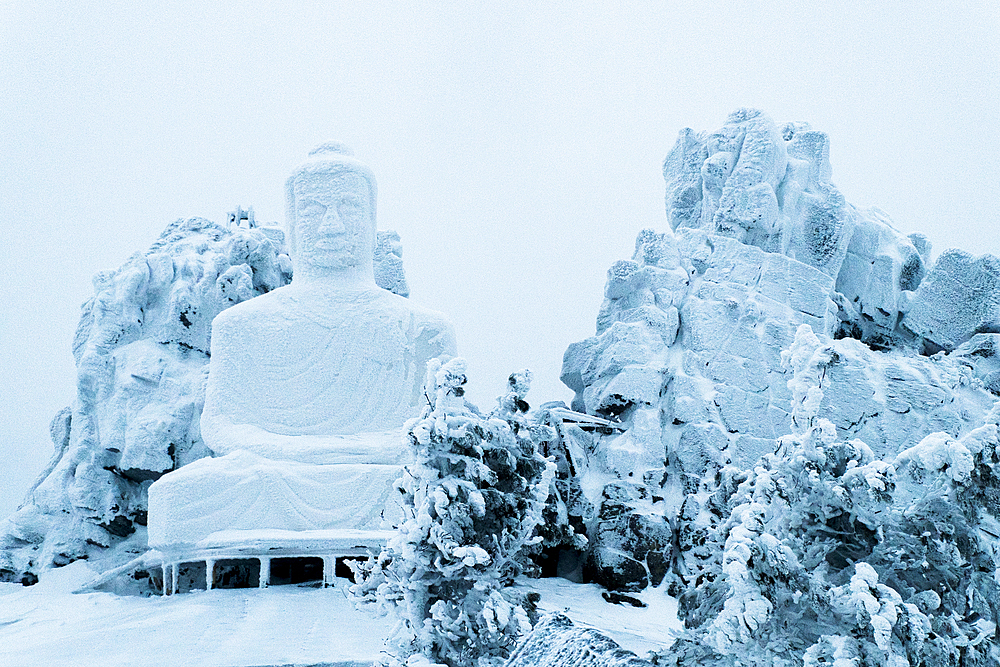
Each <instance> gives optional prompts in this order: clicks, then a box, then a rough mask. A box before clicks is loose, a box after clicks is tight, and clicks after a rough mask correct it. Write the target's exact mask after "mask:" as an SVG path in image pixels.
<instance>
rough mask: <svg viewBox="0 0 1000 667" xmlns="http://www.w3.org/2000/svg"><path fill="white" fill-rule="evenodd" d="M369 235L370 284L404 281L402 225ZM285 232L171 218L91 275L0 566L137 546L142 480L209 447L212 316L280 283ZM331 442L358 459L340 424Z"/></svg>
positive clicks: (396, 448) (395, 450) (400, 290)
mask: <svg viewBox="0 0 1000 667" xmlns="http://www.w3.org/2000/svg"><path fill="white" fill-rule="evenodd" d="M378 239H379V244H378V246H377V247H376V249H375V251H374V257H373V259H374V264H375V276H376V280H377V281H378V285H379V286H380V287H382V288H384V289H391V290H395V291H396V293H397V294H401V295H405V293H406V291H407V290H406V281H405V276H404V274H403V270H402V264H401V256H402V251H401V249H400V247H399V240H398V239H399V237H398V235H397V234H395V233H394V232H379V234H378ZM283 244H284V232H282V230H281V229H279V228H276V227H255V228H251V229H247V228H239V227H235V226H229V227H227V226H220V225H217V224H215V223H212V222H210V221H208V220H204V219H201V218H192V219H189V220H178V221H177V222H174V223H171V224H170V225H169V226H168V227H167V228H166V229H165V230H164V232H163V234H162V235H161V236H160V238H158V239H157V240H156V242H155V243H154V244H153V245H152V246H151V247H150V249H149V250H148V251H146V252H145V253H137V254H136V255H135V256H133V257H131V258H130V259H129V260H128V261H127V262H126V263H125V264H124V265H123V266H121V267H120V268H119V269H117V270H116V271H106V272H102V273H99V274H98V275H97V276H95V278H94V297H93V298H92V299H91V300H89V301H88V302H87V303H85V304H84V306H83V312H82V314H81V317H80V324H79V327H78V330H77V333H76V338H75V341H74V346H73V348H74V349H73V353H74V355H75V357H76V359H77V373H78V378H77V387H78V391H77V400H76V401H75V403H74V405H73V406H72V407H71V408H66V409H64V410H62V411H60V413H59V414H58V415H56V417H55V418H54V419H53V421H52V429H51V436H52V441H53V443H54V445H55V452H54V454H53V457H52V460H51V462H50V464H49V465H48V466H47V468H46V470H44V471H43V472H42V473H41V474H40V475H39V478H38V481H37V482H36V483H35V485H34V486H33V487H32V489H31V491H30V492H29V493H28V495H27V497H26V498H25V502H24V503H23V505H22V506H21V508H20V509H19V510H18V511H17V512H16V513H15V514H13V515H12V516H11V517H9V518H8V519H6V520H5V521H4V522H3V523H2V524H0V580H2V579H4V578H13V579H15V580H20V578H21V576H22V574H23V573H24V572H26V571H29V570H32V571H35V572H37V571H39V570H41V569H43V568H45V567H48V566H50V565H51V564H53V563H58V564H64V563H66V562H68V561H70V560H73V559H75V558H80V557H84V556H86V557H89V558H91V559H92V561H94V562H103V561H102V559H103V558H104V557H107V558H108V565H109V566H113V565H114V564H117V563H118V562H124V561H125V560H129V559H130V558H131V557H132V556H133V555H135V552H139V551H141V550H143V549H145V544H146V526H145V524H146V517H147V506H146V489H147V487H148V486H149V482H150V481H151V480H155V479H157V478H158V477H160V476H161V475H163V474H164V473H165V472H167V471H170V470H173V469H176V468H179V467H181V466H184V465H186V464H187V463H190V462H191V461H194V460H197V459H199V458H201V457H203V456H206V455H208V454H209V450H208V449H207V448H206V447H205V445H204V442H203V440H202V436H201V431H200V427H199V424H200V418H201V411H202V405H203V402H204V379H205V373H206V371H207V366H208V361H209V358H208V354H207V352H208V350H209V348H210V345H211V341H210V332H211V322H212V319H213V318H214V317H215V316H216V315H217V314H218V313H219V312H221V311H223V310H225V309H226V308H229V307H230V306H232V305H233V304H236V303H240V302H242V301H245V300H247V299H251V298H254V297H257V296H259V295H260V294H264V293H267V292H269V291H273V290H276V289H277V288H278V287H281V286H282V285H285V284H287V283H288V281H289V280H290V278H291V270H292V264H291V260H290V258H289V257H288V255H287V254H285V247H284V245H283ZM380 267H381V268H380ZM381 442H382V443H383V445H384V446H383V447H382V449H383V450H385V449H386V448H387V451H384V452H383V453H382V454H377V453H375V452H374V451H373V450H374V449H377V447H376V446H375V445H373V443H371V442H369V443H368V444H366V445H365V452H364V460H371V461H373V462H376V463H379V462H383V463H390V462H395V461H396V460H398V455H399V454H400V445H399V442H398V434H396V435H395V437H394V436H393V435H388V436H386V438H383V439H382V440H381ZM329 453H330V452H327V454H329ZM314 454H315V452H311V453H310V452H300V457H301V458H303V459H305V460H309V457H310V456H311V455H314ZM334 454H336V455H337V456H339V457H340V460H346V461H358V460H361V454H360V453H359V452H358V448H357V446H356V444H352V442H351V439H350V438H345V439H344V441H343V443H342V446H341V447H339V448H338V449H337V451H335V452H334ZM329 458H330V457H329V456H327V457H326V458H325V459H324V458H322V457H320V458H318V459H317V458H316V457H313V460H316V461H322V460H329ZM126 537H127V539H124V541H123V538H126ZM105 547H114V548H112V549H110V550H109V551H107V552H106V553H105V549H104V548H105ZM102 553H104V554H105V555H104V556H102V555H101V554H102Z"/></svg>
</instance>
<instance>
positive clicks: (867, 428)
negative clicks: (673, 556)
mask: <svg viewBox="0 0 1000 667" xmlns="http://www.w3.org/2000/svg"><path fill="white" fill-rule="evenodd" d="M830 174H831V169H830V164H829V140H828V138H827V137H826V135H825V134H823V133H822V132H818V131H814V130H812V129H810V128H809V126H808V125H807V124H805V123H786V124H784V125H781V126H778V125H775V124H774V123H773V122H772V121H771V120H770V119H768V118H767V116H766V115H764V114H763V113H760V112H757V111H753V110H740V111H738V112H736V113H734V114H732V115H731V116H730V118H729V119H728V121H727V122H726V124H725V126H724V127H723V128H721V129H720V130H718V131H716V132H712V133H696V132H694V131H692V130H690V129H686V130H682V131H681V133H680V136H679V137H678V139H677V143H676V145H675V146H674V148H673V150H672V151H671V152H670V154H669V155H668V156H667V158H666V160H665V162H664V178H665V181H666V187H667V194H666V207H667V220H668V222H669V224H670V227H671V228H672V231H669V230H668V231H666V232H656V231H653V230H643V231H642V232H640V233H639V235H638V238H637V239H636V246H635V252H634V254H633V256H632V258H631V259H629V260H622V261H619V262H616V263H615V264H614V265H613V266H612V267H611V269H610V270H609V271H608V278H607V284H606V288H605V300H604V303H603V305H602V306H601V310H600V312H599V314H598V317H597V332H596V335H595V336H594V337H592V338H589V339H586V340H584V341H580V342H578V343H573V344H572V345H570V346H569V348H568V349H567V351H566V354H565V356H564V359H563V370H562V379H563V381H564V382H565V384H566V385H567V386H569V387H570V388H572V389H573V390H574V391H575V392H576V397H575V399H574V401H573V408H574V409H575V410H577V411H580V412H587V413H590V414H593V415H598V416H601V417H604V418H609V419H617V420H621V430H623V431H624V432H621V431H617V432H608V433H601V432H600V431H599V430H596V431H592V432H585V431H583V430H581V429H580V428H578V427H568V428H567V429H566V432H567V435H568V440H570V444H569V451H570V452H571V454H572V455H573V456H574V463H573V465H574V468H575V470H576V471H577V475H578V476H579V480H580V488H581V491H582V492H583V495H584V496H585V497H586V499H587V501H588V502H589V504H590V506H591V509H590V512H591V514H590V518H591V519H592V520H594V521H595V523H594V524H593V525H594V526H595V529H594V530H592V531H590V532H589V533H588V535H589V536H590V537H591V545H590V550H589V554H588V564H587V566H586V567H585V568H584V574H585V576H587V577H591V578H593V579H594V580H597V581H600V582H601V583H604V584H605V585H608V586H611V587H614V588H633V589H634V588H637V587H640V588H641V587H642V586H644V585H646V584H654V585H655V584H656V583H658V581H659V580H660V579H661V578H662V577H663V576H664V573H665V572H666V563H667V562H668V560H669V558H670V553H671V548H672V547H671V546H670V545H669V544H666V543H665V542H664V540H669V539H670V538H669V537H668V536H670V535H671V531H670V530H669V527H668V524H669V523H671V522H672V521H674V520H675V517H677V516H679V515H680V514H681V513H685V515H686V516H687V519H685V520H693V521H694V520H696V517H698V516H700V515H703V516H707V514H705V512H706V511H707V510H705V509H704V508H705V505H706V502H707V500H708V495H709V494H708V491H707V489H708V488H710V487H711V480H712V479H713V477H714V475H715V472H716V471H717V470H719V469H720V467H721V466H724V465H726V464H732V465H735V466H737V467H738V468H741V469H747V468H749V467H751V466H752V465H753V464H754V462H755V461H756V460H757V459H758V458H759V457H760V456H761V455H763V454H768V453H770V452H772V451H773V450H774V447H775V441H776V438H778V437H780V436H782V435H785V434H787V433H789V432H790V430H791V415H790V413H789V410H790V402H791V400H792V394H791V392H790V391H789V388H788V385H787V383H788V380H789V379H790V376H789V374H788V371H787V369H785V368H784V367H783V366H782V362H781V351H782V350H784V349H787V348H788V347H789V346H790V345H791V343H792V341H793V340H794V337H795V331H796V329H797V328H798V327H799V326H800V325H803V324H808V325H809V326H810V327H811V328H812V330H813V331H814V332H815V333H816V334H817V335H818V336H820V337H821V338H822V339H823V340H827V341H831V339H836V340H832V345H833V349H834V350H835V351H836V354H835V359H834V361H833V363H832V364H831V365H830V366H829V368H828V369H827V371H826V372H827V374H828V377H827V378H826V380H825V383H826V386H827V387H828V389H827V391H826V392H825V395H824V397H823V400H822V405H821V406H820V412H821V414H823V415H824V416H825V417H826V418H828V419H829V420H830V421H831V422H832V423H833V424H834V425H835V426H836V429H837V431H838V436H839V437H841V438H843V439H845V440H850V439H851V438H860V439H861V440H863V441H864V442H865V443H867V445H868V446H869V447H871V449H872V450H873V451H874V453H875V455H876V456H877V457H879V458H884V459H888V460H892V459H893V458H894V457H895V456H896V455H897V454H898V453H899V452H901V451H903V450H907V449H909V448H911V447H914V446H915V445H917V443H919V442H921V441H922V440H923V439H924V438H925V437H927V436H929V435H930V434H932V433H935V432H943V433H946V434H948V437H951V438H960V437H961V436H963V435H964V434H967V433H969V432H970V431H972V430H973V429H975V428H977V427H978V426H980V425H981V424H982V423H983V419H984V417H985V415H986V413H987V412H988V411H989V410H990V408H991V407H992V405H993V402H994V400H995V399H996V396H997V395H1000V362H998V357H997V352H998V350H1000V347H998V346H997V345H998V343H997V341H996V340H995V338H996V336H997V334H996V333H994V332H996V331H1000V308H998V306H997V304H998V303H1000V286H998V283H997V281H998V276H1000V269H998V266H1000V264H998V260H997V259H996V258H993V257H991V256H985V257H981V258H973V257H972V256H971V255H968V254H967V253H963V252H960V251H948V252H945V253H943V254H942V255H941V257H940V258H939V259H938V261H937V262H936V263H935V264H934V266H933V267H931V268H930V269H929V270H928V268H927V267H928V265H929V261H930V248H929V244H928V242H927V240H926V238H925V237H923V236H922V235H920V234H913V235H910V236H909V237H906V236H904V235H902V234H901V233H900V232H898V231H897V230H895V229H894V228H893V227H892V224H891V221H890V220H889V219H888V217H887V216H886V215H885V214H883V213H882V212H880V211H878V210H875V209H872V210H859V209H856V208H855V207H853V206H851V205H850V204H849V203H847V202H846V201H844V198H843V196H842V195H841V194H840V193H839V192H838V191H837V189H836V187H835V186H834V185H833V184H832V183H831V182H830ZM942 349H944V350H952V349H954V350H955V351H954V352H953V353H952V354H950V355H943V354H942V355H935V356H927V354H928V353H932V352H936V351H938V350H942ZM706 485H707V486H706ZM584 519H585V520H586V519H587V517H584ZM685 539H686V538H685Z"/></svg>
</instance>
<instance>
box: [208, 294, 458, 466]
mask: <svg viewBox="0 0 1000 667" xmlns="http://www.w3.org/2000/svg"><path fill="white" fill-rule="evenodd" d="M453 340H454V339H453V337H452V334H451V331H450V328H449V327H448V325H447V324H446V323H445V322H444V320H443V318H441V317H440V316H439V315H437V314H436V313H433V312H431V311H426V310H423V309H420V308H418V307H416V306H414V305H413V304H411V303H409V302H408V301H407V300H406V299H404V298H402V297H400V296H397V295H395V294H392V293H390V292H387V291H385V290H383V289H380V288H378V287H376V286H375V285H374V284H373V285H372V287H371V289H367V290H354V289H336V288H335V287H327V286H322V287H321V286H307V287H299V286H298V285H297V284H296V283H294V282H293V284H292V285H291V286H289V287H288V288H285V289H281V290H277V291H275V292H272V293H271V294H267V295H265V296H263V297H260V298H257V299H254V300H253V301H250V302H247V303H246V304H244V307H241V308H235V307H234V308H231V309H229V310H227V311H226V312H224V313H222V314H221V315H220V316H219V317H217V318H216V320H215V323H214V328H213V338H212V360H211V363H210V370H209V376H208V385H207V388H206V395H205V411H204V413H203V414H202V434H203V437H204V438H205V441H206V443H207V444H208V446H209V447H210V448H211V449H212V451H214V452H216V453H217V454H225V453H228V452H230V451H234V450H236V449H248V450H252V451H256V452H258V453H260V454H262V455H264V456H270V457H273V458H288V457H291V456H292V452H293V450H303V451H313V450H316V449H318V448H322V447H323V442H324V440H323V437H324V436H333V435H342V434H353V433H360V432H368V431H382V430H385V429H389V428H393V427H399V426H402V424H403V422H404V421H405V420H406V419H407V418H409V417H411V416H413V414H414V413H415V412H416V411H417V409H418V407H419V404H420V401H421V400H422V396H421V383H422V381H423V368H424V366H425V365H426V362H427V361H428V360H429V359H431V358H433V357H437V356H440V355H441V354H446V353H451V352H454V342H453ZM302 436H305V437H302ZM300 443H301V444H300ZM283 448H284V449H286V450H287V452H286V453H284V454H283V452H282V449H283Z"/></svg>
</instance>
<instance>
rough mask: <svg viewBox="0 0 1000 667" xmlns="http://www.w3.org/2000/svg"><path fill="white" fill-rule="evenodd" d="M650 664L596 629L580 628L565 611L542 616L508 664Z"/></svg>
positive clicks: (622, 666)
mask: <svg viewBox="0 0 1000 667" xmlns="http://www.w3.org/2000/svg"><path fill="white" fill-rule="evenodd" d="M568 665H573V667H647V666H651V665H652V663H651V662H649V661H648V660H643V659H642V658H640V657H638V656H637V655H635V654H634V653H632V652H631V651H627V650H625V649H623V648H622V647H621V646H619V645H618V644H617V643H615V641H614V640H612V639H610V638H609V637H606V636H605V635H603V634H601V633H600V632H598V631H596V630H592V629H589V628H577V627H574V626H573V622H572V621H571V620H569V619H568V618H567V617H565V616H563V615H562V614H550V615H548V616H546V617H545V618H543V619H541V620H540V621H539V622H538V624H537V625H535V627H534V629H533V630H532V631H531V632H530V633H529V634H528V635H527V636H525V638H524V639H523V640H522V641H521V643H520V644H519V645H518V647H517V648H516V649H515V650H514V652H513V653H512V654H511V656H510V659H508V660H507V662H506V663H505V665H504V667H566V666H568Z"/></svg>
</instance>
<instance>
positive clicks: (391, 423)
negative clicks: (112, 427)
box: [149, 144, 455, 548]
mask: <svg viewBox="0 0 1000 667" xmlns="http://www.w3.org/2000/svg"><path fill="white" fill-rule="evenodd" d="M310 156H311V159H310V160H308V161H307V162H306V163H305V164H303V165H302V166H301V167H299V168H298V169H297V170H296V172H295V173H294V174H293V175H292V177H291V178H289V180H288V185H287V193H288V214H289V219H288V234H289V238H290V239H291V240H292V243H293V251H294V257H295V261H296V275H295V278H294V280H293V281H292V283H291V284H290V285H288V286H286V287H283V288H281V289H277V290H274V291H272V292H270V293H268V294H265V295H263V296H261V297H259V298H256V299H253V300H252V301H248V302H246V303H243V304H240V305H239V306H234V307H233V308H230V309H228V310H226V311H225V312H223V313H221V314H220V315H219V316H218V317H216V318H215V320H214V322H213V324H212V355H211V356H212V359H211V362H210V364H209V371H208V381H207V383H206V390H205V409H204V411H203V413H202V415H201V433H202V437H203V438H204V440H205V443H206V445H207V446H208V447H209V448H210V449H211V450H212V452H213V453H214V454H216V455H217V456H219V457H220V458H215V459H211V460H204V461H200V462H198V464H197V465H191V466H188V467H187V468H185V469H183V470H181V471H178V472H176V473H173V474H171V475H167V476H166V477H164V478H163V479H161V480H159V481H158V482H156V483H155V484H153V486H152V487H151V488H150V518H149V523H150V529H149V539H150V544H151V545H153V546H157V547H161V548H167V547H171V546H173V547H177V546H178V545H184V544H189V545H190V544H194V543H196V542H198V541H200V540H203V539H205V538H206V537H208V536H209V535H210V534H213V533H216V532H219V531H240V530H243V531H250V530H260V529H278V530H289V531H312V530H336V529H342V530H348V531H351V530H373V529H378V528H382V527H392V526H393V525H394V524H396V523H398V522H399V521H398V519H399V517H400V515H399V512H398V511H396V510H394V507H393V506H392V504H391V499H392V495H391V490H392V483H393V481H395V480H396V478H398V477H399V476H400V474H401V472H402V471H401V468H400V465H401V464H402V463H403V462H405V460H406V459H407V456H408V454H409V451H408V447H407V446H406V442H405V440H404V438H403V437H402V430H401V427H402V425H403V422H404V421H406V419H407V418H409V417H412V416H415V414H416V413H417V411H418V410H419V407H420V404H421V402H422V401H423V400H424V398H423V394H422V386H423V379H424V370H425V368H426V366H427V362H428V361H430V360H431V359H437V358H447V357H450V356H452V355H453V354H454V352H455V339H454V333H453V332H452V329H451V325H450V324H449V323H448V322H447V320H445V318H444V317H443V316H442V315H440V314H438V313H435V312H433V311H429V310H426V309H423V308H420V307H419V306H416V305H414V304H412V303H410V302H409V301H408V300H407V299H405V298H403V297H401V296H399V295H397V294H393V293H391V292H389V291H386V290H384V289H382V288H380V287H379V286H378V284H377V283H376V281H375V262H373V257H374V256H376V255H378V256H380V257H382V258H383V260H382V261H381V262H380V265H381V266H382V267H383V269H386V271H385V273H386V275H389V276H391V277H393V280H394V281H395V282H394V284H395V285H397V286H399V285H400V284H402V285H403V286H404V287H405V280H404V281H403V282H402V283H400V281H399V279H400V278H401V275H400V274H398V272H393V271H392V270H391V269H392V266H391V262H389V261H387V260H386V259H384V258H385V257H396V258H398V256H399V254H398V252H397V251H398V237H395V238H394V237H392V236H391V235H384V236H383V237H382V239H381V240H382V243H381V244H376V239H377V236H376V230H375V196H376V195H375V192H376V186H375V180H374V176H373V175H372V174H371V172H370V171H369V170H368V168H367V167H365V166H364V165H362V164H361V163H360V162H358V161H357V160H356V159H354V158H353V157H351V156H350V155H349V154H347V153H345V149H344V147H343V146H342V145H339V144H335V145H334V144H331V145H326V146H322V147H320V148H319V149H317V150H316V151H313V153H311V154H310ZM386 512H388V513H389V514H388V515H386Z"/></svg>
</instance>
